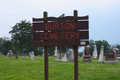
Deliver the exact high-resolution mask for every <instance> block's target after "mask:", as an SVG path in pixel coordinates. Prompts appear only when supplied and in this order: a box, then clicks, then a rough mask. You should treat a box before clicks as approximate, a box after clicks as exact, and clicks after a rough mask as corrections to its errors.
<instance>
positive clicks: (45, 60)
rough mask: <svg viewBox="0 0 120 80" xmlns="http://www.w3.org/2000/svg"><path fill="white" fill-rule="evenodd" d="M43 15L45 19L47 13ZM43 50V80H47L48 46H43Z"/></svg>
mask: <svg viewBox="0 0 120 80" xmlns="http://www.w3.org/2000/svg"><path fill="white" fill-rule="evenodd" d="M43 15H44V18H46V17H47V12H46V11H45V12H44V14H43ZM44 22H46V21H44ZM44 32H47V31H44ZM45 41H46V40H45ZM44 50H45V53H44V68H45V80H48V46H44Z"/></svg>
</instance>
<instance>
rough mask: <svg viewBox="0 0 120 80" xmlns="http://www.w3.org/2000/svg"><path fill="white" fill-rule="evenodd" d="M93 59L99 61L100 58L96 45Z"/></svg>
mask: <svg viewBox="0 0 120 80" xmlns="http://www.w3.org/2000/svg"><path fill="white" fill-rule="evenodd" d="M92 57H93V59H97V58H98V52H97V46H96V45H94V51H93V56H92Z"/></svg>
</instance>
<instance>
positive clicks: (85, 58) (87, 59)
mask: <svg viewBox="0 0 120 80" xmlns="http://www.w3.org/2000/svg"><path fill="white" fill-rule="evenodd" d="M82 62H92V60H91V56H90V54H89V46H88V45H87V46H85V50H84V56H83V60H82Z"/></svg>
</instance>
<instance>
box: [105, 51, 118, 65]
mask: <svg viewBox="0 0 120 80" xmlns="http://www.w3.org/2000/svg"><path fill="white" fill-rule="evenodd" d="M105 58H106V61H104V63H105V64H118V60H117V59H116V51H106V53H105Z"/></svg>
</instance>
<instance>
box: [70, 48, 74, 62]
mask: <svg viewBox="0 0 120 80" xmlns="http://www.w3.org/2000/svg"><path fill="white" fill-rule="evenodd" d="M73 61H74V50H73V49H69V62H73Z"/></svg>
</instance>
